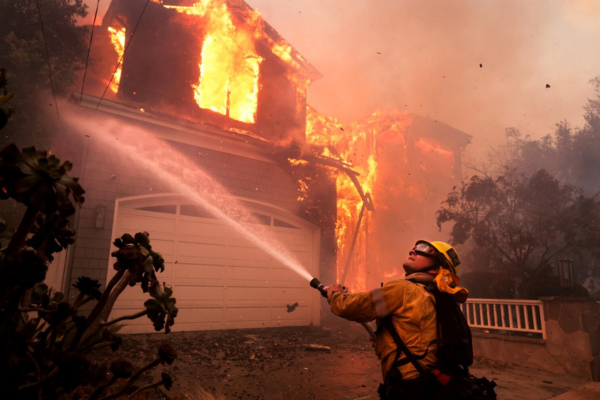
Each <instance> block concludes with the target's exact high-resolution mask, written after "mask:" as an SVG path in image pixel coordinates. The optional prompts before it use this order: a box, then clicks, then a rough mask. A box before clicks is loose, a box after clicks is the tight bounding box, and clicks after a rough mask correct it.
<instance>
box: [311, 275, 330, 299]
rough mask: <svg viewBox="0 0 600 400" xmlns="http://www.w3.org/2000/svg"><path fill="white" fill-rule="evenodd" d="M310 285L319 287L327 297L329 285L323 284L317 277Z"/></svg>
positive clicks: (322, 294)
mask: <svg viewBox="0 0 600 400" xmlns="http://www.w3.org/2000/svg"><path fill="white" fill-rule="evenodd" d="M310 287H313V288H315V289H317V290H318V291H319V292H321V296H323V297H325V298H327V287H326V286H325V285H323V284H322V283H321V282H320V281H319V280H318V279H317V278H313V279H312V281H310Z"/></svg>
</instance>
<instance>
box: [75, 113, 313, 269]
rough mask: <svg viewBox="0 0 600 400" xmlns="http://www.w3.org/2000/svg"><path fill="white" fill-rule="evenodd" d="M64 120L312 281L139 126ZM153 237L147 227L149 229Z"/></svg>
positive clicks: (227, 197)
mask: <svg viewBox="0 0 600 400" xmlns="http://www.w3.org/2000/svg"><path fill="white" fill-rule="evenodd" d="M64 120H65V121H66V122H67V123H68V124H69V125H70V126H71V127H73V128H74V129H75V130H76V132H77V133H78V134H81V135H84V134H85V135H89V140H93V141H96V142H97V143H96V144H98V145H100V146H105V147H106V148H109V149H110V150H111V151H113V152H114V153H116V154H118V155H119V156H120V157H121V158H123V161H124V162H122V163H119V164H120V165H124V167H123V168H127V167H126V166H127V161H131V162H132V163H133V165H131V167H130V168H133V169H141V170H143V171H144V172H145V173H147V174H149V176H148V180H149V181H156V180H158V181H160V182H161V183H162V184H163V185H164V187H166V188H169V189H170V190H172V191H173V192H176V193H179V194H181V195H183V196H185V198H186V199H188V200H189V201H190V202H192V203H194V204H196V205H199V206H201V207H203V208H204V209H206V210H207V211H208V212H210V213H211V214H212V215H213V216H214V217H215V218H217V219H220V220H222V221H223V222H225V223H226V224H227V225H229V226H230V227H231V228H233V229H234V230H235V231H236V232H239V233H240V234H241V235H243V236H244V237H245V238H246V239H248V240H249V241H250V242H251V243H253V244H254V245H256V246H257V247H258V248H260V249H262V250H264V251H265V252H266V253H267V254H269V255H270V256H272V257H273V258H274V259H276V260H277V261H279V262H281V263H282V264H284V265H285V266H287V267H288V268H290V269H291V270H293V271H294V272H296V273H297V274H298V275H300V276H301V277H303V278H304V279H306V280H307V281H310V280H311V279H312V276H311V275H310V274H309V273H308V271H306V269H304V267H303V266H302V265H301V264H300V263H299V262H298V260H297V259H296V258H295V257H294V256H293V255H292V254H290V252H289V251H288V250H287V249H286V248H285V247H284V246H283V245H282V244H281V243H280V242H279V241H277V240H276V239H275V238H274V237H273V235H272V234H271V232H268V231H267V229H265V227H263V226H261V225H259V224H256V223H252V222H255V220H254V217H253V216H252V214H251V213H250V212H249V211H248V210H247V209H246V208H245V207H244V205H243V204H242V203H241V202H240V201H238V200H237V199H235V198H234V197H233V196H232V195H231V194H230V193H229V192H228V191H227V189H225V188H224V187H223V186H222V185H221V184H220V183H219V182H217V181H216V180H215V179H213V178H212V177H211V176H210V175H209V174H208V173H206V172H205V171H204V170H203V169H202V168H201V167H200V166H198V164H197V163H195V162H193V161H192V160H190V159H189V158H188V157H186V156H184V155H183V154H181V153H180V152H178V151H177V150H176V149H174V148H173V147H172V146H170V145H169V143H168V142H166V141H165V140H163V139H160V138H158V137H157V136H155V135H153V134H151V133H149V132H146V131H144V130H143V129H142V128H140V127H136V126H132V125H127V124H124V123H122V122H119V121H116V120H111V119H107V118H103V119H100V118H98V119H90V118H89V117H88V118H83V117H81V116H78V115H76V114H75V113H73V112H71V113H68V114H67V115H65V116H64ZM148 230H149V231H150V232H151V228H150V227H149V229H148Z"/></svg>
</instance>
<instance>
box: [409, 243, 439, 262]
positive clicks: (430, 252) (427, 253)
mask: <svg viewBox="0 0 600 400" xmlns="http://www.w3.org/2000/svg"><path fill="white" fill-rule="evenodd" d="M411 252H415V254H418V255H420V256H423V257H431V258H433V257H435V253H436V250H435V249H434V248H433V246H430V245H429V244H427V243H417V245H416V246H415V247H413V249H412V250H411ZM409 254H410V253H409Z"/></svg>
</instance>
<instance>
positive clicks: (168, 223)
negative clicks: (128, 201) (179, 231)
mask: <svg viewBox="0 0 600 400" xmlns="http://www.w3.org/2000/svg"><path fill="white" fill-rule="evenodd" d="M117 226H118V228H120V229H122V230H123V231H126V232H129V231H135V232H140V231H148V232H150V233H152V232H154V233H167V234H174V233H175V219H174V218H172V217H171V218H162V217H153V216H152V217H151V216H144V215H129V214H121V215H120V216H119V222H118V225H117ZM135 232H134V233H135Z"/></svg>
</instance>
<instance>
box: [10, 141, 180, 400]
mask: <svg viewBox="0 0 600 400" xmlns="http://www.w3.org/2000/svg"><path fill="white" fill-rule="evenodd" d="M70 170H71V164H70V163H69V162H64V163H62V164H61V163H60V160H59V159H58V158H56V157H54V156H49V155H48V153H47V152H44V151H37V150H36V149H35V148H33V147H31V148H28V149H24V150H23V152H20V151H19V150H18V149H17V148H16V147H15V146H14V145H10V146H8V147H6V148H4V149H3V150H2V151H0V199H6V198H12V199H14V200H16V201H19V202H21V203H23V204H25V205H26V206H27V210H26V212H25V216H24V217H23V219H22V220H21V223H20V224H19V227H18V229H17V230H16V232H14V234H13V231H12V230H11V229H10V228H8V227H7V226H6V223H5V222H4V221H3V220H0V247H2V249H1V250H0V370H1V371H2V373H1V374H0V387H2V395H3V396H4V397H6V398H19V399H39V398H64V397H65V396H66V397H69V396H72V398H76V396H77V394H76V393H78V390H80V389H82V388H92V389H91V390H90V394H93V396H92V397H93V398H98V399H105V400H108V399H110V398H115V396H114V395H115V393H120V395H122V394H124V393H125V392H124V391H123V390H125V391H127V392H128V393H129V392H131V391H135V390H136V389H135V387H134V386H133V385H134V382H135V381H136V380H137V379H138V378H139V377H140V376H141V375H142V374H143V373H144V372H145V371H148V370H149V369H150V368H153V367H156V366H158V365H161V364H165V363H167V364H170V363H172V362H173V360H174V358H175V352H174V350H173V349H172V348H170V347H165V348H163V347H161V349H160V351H159V357H158V358H157V359H156V360H154V361H153V362H152V363H150V364H148V365H146V366H144V367H142V368H141V369H138V370H137V371H136V370H135V368H134V367H133V365H132V364H131V363H129V364H128V363H127V362H122V360H121V362H115V363H113V364H112V365H111V368H110V371H111V372H112V373H113V376H112V377H111V378H109V379H108V380H107V375H108V368H106V367H105V366H102V365H97V364H96V363H92V362H91V361H90V359H89V358H88V355H89V353H90V352H93V351H95V350H96V349H99V348H103V347H110V349H112V350H113V351H117V350H118V349H119V347H120V346H121V345H122V344H123V338H122V337H121V336H120V335H118V334H116V333H115V327H116V326H117V325H116V323H117V322H119V321H123V320H130V319H134V318H140V317H143V316H145V315H147V316H148V317H149V318H150V319H151V320H152V322H153V323H154V326H155V329H157V330H162V329H163V328H164V329H165V332H167V333H168V332H169V331H170V326H171V325H173V323H174V318H175V317H176V316H177V307H175V299H174V298H173V297H172V294H173V292H172V290H171V289H169V288H166V287H164V286H161V285H160V284H159V283H158V280H157V278H156V273H158V272H162V271H163V270H164V260H163V259H162V257H161V255H160V254H159V253H157V252H155V251H153V250H152V246H151V245H150V239H149V235H148V233H146V232H139V233H137V234H135V235H134V236H131V235H127V234H126V235H123V236H122V237H121V238H119V239H117V240H115V246H116V247H117V251H115V252H114V253H113V256H114V257H116V259H117V261H116V262H115V270H116V274H115V276H114V277H113V278H112V279H111V280H110V282H108V284H107V285H106V287H105V288H104V289H103V288H102V286H101V284H100V282H98V281H97V280H94V279H91V278H88V277H80V278H79V279H78V280H77V282H76V283H74V284H73V287H74V288H75V289H77V290H78V291H79V295H78V296H77V298H76V299H74V300H72V301H70V300H67V299H65V296H64V295H63V293H60V292H54V291H53V290H52V289H50V288H48V286H47V285H46V284H44V283H43V281H44V280H45V277H46V271H47V269H48V263H49V261H51V260H52V258H53V255H54V254H55V253H58V252H60V251H62V250H64V249H66V248H67V247H68V246H69V245H71V244H72V243H73V242H74V240H75V232H74V231H73V230H72V229H70V228H69V225H68V221H67V219H66V217H67V216H69V215H71V214H72V213H73V212H74V210H75V205H76V204H79V205H81V203H83V201H84V198H83V196H82V195H83V193H84V191H83V189H82V188H81V186H80V185H79V184H78V183H77V179H76V178H72V177H71V176H70V175H69V171H70ZM7 239H9V240H10V241H9V242H8V245H7V246H6V247H4V246H5V245H6V240H7ZM137 283H141V285H140V286H141V287H142V290H143V291H144V292H148V293H149V295H150V296H151V299H150V300H151V301H152V302H151V303H148V302H146V304H145V305H144V306H145V307H144V308H143V309H142V310H141V311H140V312H138V313H136V314H133V315H128V316H123V317H120V318H115V319H113V320H111V321H109V320H108V317H109V316H110V313H111V310H112V308H113V306H114V304H115V301H116V300H117V298H118V297H119V295H120V294H121V293H122V292H123V290H124V289H125V288H127V287H128V286H135V285H136V284H137ZM91 302H95V304H94V303H92V304H94V306H93V307H92V311H91V312H89V313H87V312H86V313H83V312H81V311H80V310H81V307H82V306H83V305H85V304H87V303H91ZM36 313H37V315H35V314H36ZM30 315H35V316H34V317H30ZM161 378H162V379H161V380H159V381H157V382H155V383H153V384H150V385H147V386H142V387H141V388H139V389H137V392H138V393H139V391H141V390H145V389H148V388H150V387H156V386H159V385H163V386H165V387H166V388H169V387H170V386H171V384H172V379H171V377H170V376H169V375H167V374H163V375H162V377H161ZM106 392H108V393H106ZM94 396H95V397H94Z"/></svg>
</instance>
